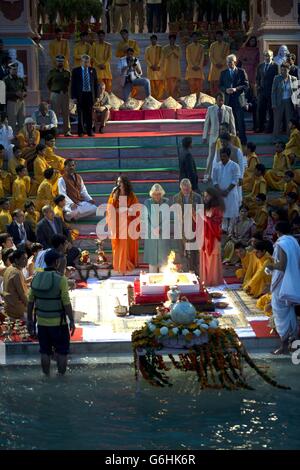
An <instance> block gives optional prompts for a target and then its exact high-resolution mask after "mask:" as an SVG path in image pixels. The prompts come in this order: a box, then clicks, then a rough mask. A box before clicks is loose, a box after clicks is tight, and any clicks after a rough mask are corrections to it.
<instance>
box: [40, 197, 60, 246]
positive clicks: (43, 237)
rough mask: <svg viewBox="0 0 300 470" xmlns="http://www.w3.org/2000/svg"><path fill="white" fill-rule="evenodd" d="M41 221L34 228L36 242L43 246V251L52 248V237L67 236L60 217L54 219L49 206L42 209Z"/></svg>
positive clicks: (52, 211)
mask: <svg viewBox="0 0 300 470" xmlns="http://www.w3.org/2000/svg"><path fill="white" fill-rule="evenodd" d="M42 214H43V219H42V220H41V221H40V222H39V223H38V224H37V226H36V237H37V241H38V242H39V243H41V245H43V248H44V250H46V249H47V248H52V238H53V235H65V236H67V235H68V233H66V229H65V228H64V226H63V222H62V220H61V218H60V217H55V215H54V210H53V208H52V207H51V206H44V207H43V209H42Z"/></svg>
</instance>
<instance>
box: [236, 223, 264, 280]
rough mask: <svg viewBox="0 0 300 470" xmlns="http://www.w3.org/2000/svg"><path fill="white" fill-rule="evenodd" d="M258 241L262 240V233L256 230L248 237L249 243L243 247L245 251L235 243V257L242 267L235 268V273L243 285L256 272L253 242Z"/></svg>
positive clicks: (256, 260)
mask: <svg viewBox="0 0 300 470" xmlns="http://www.w3.org/2000/svg"><path fill="white" fill-rule="evenodd" d="M259 241H262V234H261V233H259V232H256V233H254V234H253V236H252V238H250V240H249V245H248V246H247V247H246V248H245V247H244V248H245V251H244V250H243V247H241V246H240V245H239V244H237V249H236V250H235V252H236V255H237V257H238V258H240V260H241V264H242V267H241V268H240V269H237V270H236V272H235V275H236V277H237V278H238V279H239V280H240V281H241V282H242V286H243V287H244V286H245V285H246V284H247V283H248V281H250V279H251V278H252V277H253V276H254V274H255V272H256V269H257V263H258V259H257V257H256V256H255V250H254V246H255V243H256V242H259ZM239 243H240V242H239ZM242 245H243V244H242ZM243 246H244V245H243Z"/></svg>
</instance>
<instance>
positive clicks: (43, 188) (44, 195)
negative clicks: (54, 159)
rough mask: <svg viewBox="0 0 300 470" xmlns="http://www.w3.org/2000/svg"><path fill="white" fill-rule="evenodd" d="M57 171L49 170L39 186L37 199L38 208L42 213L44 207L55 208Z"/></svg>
mask: <svg viewBox="0 0 300 470" xmlns="http://www.w3.org/2000/svg"><path fill="white" fill-rule="evenodd" d="M55 186H56V187H57V171H56V170H54V169H53V168H48V169H47V170H45V172H44V179H43V181H42V182H41V184H40V185H39V189H38V191H37V198H36V208H37V210H39V211H41V210H42V208H43V207H44V206H53V205H54V201H53V199H54V197H55V196H56V195H57V190H56V189H55Z"/></svg>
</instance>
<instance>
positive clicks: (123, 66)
mask: <svg viewBox="0 0 300 470" xmlns="http://www.w3.org/2000/svg"><path fill="white" fill-rule="evenodd" d="M118 72H119V76H120V82H121V86H122V88H123V99H124V101H127V100H128V98H129V96H130V93H131V91H132V88H133V87H139V86H142V87H143V88H144V90H145V95H146V98H147V97H148V96H150V95H151V87H150V81H149V80H148V78H143V77H142V73H143V72H142V68H141V64H140V61H139V59H138V58H136V57H134V50H133V48H131V47H129V48H128V49H127V55H126V57H122V59H120V60H119V63H118Z"/></svg>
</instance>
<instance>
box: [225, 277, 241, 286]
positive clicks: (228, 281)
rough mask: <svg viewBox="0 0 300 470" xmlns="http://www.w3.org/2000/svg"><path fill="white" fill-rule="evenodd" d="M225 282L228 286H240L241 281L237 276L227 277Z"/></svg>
mask: <svg viewBox="0 0 300 470" xmlns="http://www.w3.org/2000/svg"><path fill="white" fill-rule="evenodd" d="M224 280H225V281H226V284H240V283H241V281H239V280H238V278H237V277H235V276H228V277H227V276H225V277H224Z"/></svg>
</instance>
